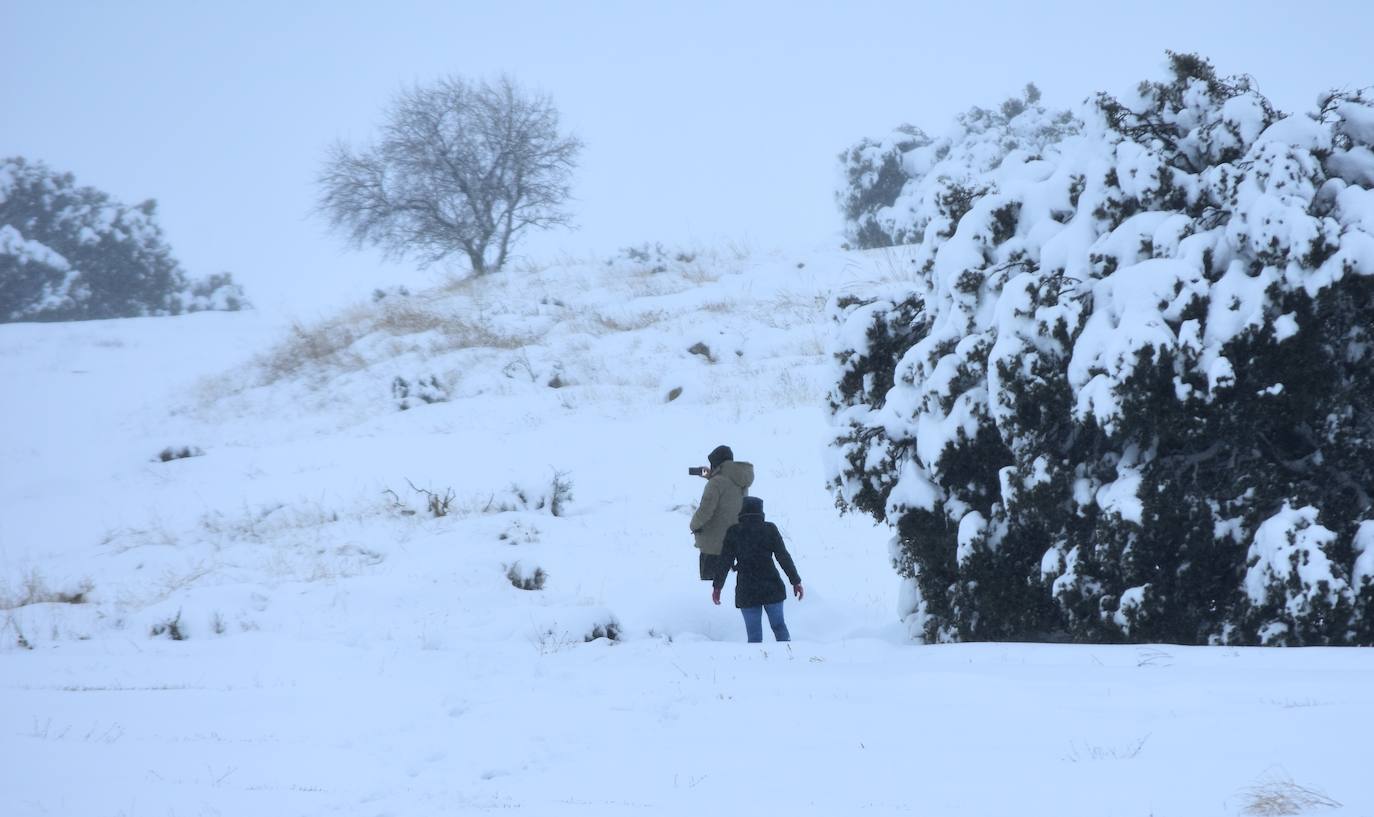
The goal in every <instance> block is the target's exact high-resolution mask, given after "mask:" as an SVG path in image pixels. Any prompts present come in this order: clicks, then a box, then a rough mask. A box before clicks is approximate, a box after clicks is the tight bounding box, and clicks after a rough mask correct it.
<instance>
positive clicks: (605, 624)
mask: <svg viewBox="0 0 1374 817" xmlns="http://www.w3.org/2000/svg"><path fill="white" fill-rule="evenodd" d="M598 638H604V639H606V640H607V641H619V640H620V622H618V621H616V620H615V617H614V616H613V617H611V618H608V619H606V620H605V621H602V622H598V623H597V624H594V625H592V628H591V630H589V631H588V632H587V634H586V635H585V636H583V637H582V640H583V641H586V642H588V643H590V642H592V641H595V640H597V639H598Z"/></svg>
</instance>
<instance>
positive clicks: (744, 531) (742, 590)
mask: <svg viewBox="0 0 1374 817" xmlns="http://www.w3.org/2000/svg"><path fill="white" fill-rule="evenodd" d="M774 560H776V561H777V564H779V565H781V566H782V569H783V571H784V572H785V573H786V574H787V578H788V580H789V581H790V582H791V583H792V592H793V593H794V594H795V595H796V597H797V599H798V600H801V598H802V595H803V591H802V583H801V576H800V575H799V574H798V573H797V566H796V564H795V563H794V562H793V561H792V554H790V553H788V552H787V546H786V545H785V544H784V543H783V541H782V534H781V533H780V532H779V531H778V526H777V525H774V524H773V523H772V522H769V521H767V520H766V519H765V518H764V515H763V500H762V499H759V498H758V497H754V496H750V497H745V498H744V502H743V504H742V508H741V509H740V515H739V521H738V522H736V523H735V524H734V525H732V526H730V529H729V530H727V531H726V533H725V541H724V543H723V545H722V547H721V558H720V561H719V563H718V564H717V565H716V575H715V578H714V580H713V581H712V586H711V588H712V589H711V600H712V601H714V602H715V603H716V604H720V591H721V589H722V588H723V587H724V586H725V579H726V577H727V576H729V575H730V569H731V568H732V567H733V568H734V569H735V571H736V577H735V606H736V607H738V608H739V610H740V613H741V614H742V615H743V616H744V629H745V632H746V634H747V636H748V638H749V640H750V641H751V642H756V641H762V640H763V622H762V616H763V613H765V612H766V613H767V614H768V623H769V625H770V626H771V627H772V629H773V637H774V638H776V639H777V640H778V641H788V640H789V639H790V637H791V636H790V634H789V633H788V631H787V624H786V623H785V622H784V620H783V612H782V606H783V602H785V601H786V600H787V586H786V585H784V584H783V582H782V577H781V576H779V575H778V568H777V566H775V565H774Z"/></svg>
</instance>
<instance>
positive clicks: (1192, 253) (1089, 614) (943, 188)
mask: <svg viewBox="0 0 1374 817" xmlns="http://www.w3.org/2000/svg"><path fill="white" fill-rule="evenodd" d="M1169 68H1170V71H1169V75H1168V76H1167V77H1166V78H1165V79H1164V80H1163V81H1161V82H1145V83H1142V84H1141V85H1140V86H1139V87H1138V88H1137V90H1136V93H1134V94H1132V95H1131V96H1129V97H1124V98H1116V97H1113V96H1109V95H1107V94H1100V95H1098V96H1097V97H1095V98H1094V99H1092V100H1089V101H1088V102H1087V103H1085V104H1084V106H1083V108H1082V110H1081V111H1080V112H1079V113H1078V114H1077V115H1074V116H1068V117H1066V116H1065V115H1062V114H1056V113H1052V112H1049V111H1046V110H1044V109H1043V108H1042V107H1040V106H1039V104H1038V100H1033V99H1031V98H1030V96H1029V95H1027V97H1026V98H1025V99H1024V100H1022V102H1023V104H1021V105H1014V104H1012V105H1007V106H1004V107H1003V109H1002V110H1001V111H998V112H996V113H991V112H987V111H981V110H979V109H975V112H973V113H970V114H968V115H966V116H965V117H962V118H961V119H960V120H959V122H958V123H957V125H956V127H955V128H954V130H953V131H952V132H951V134H950V135H948V136H946V137H943V138H941V139H934V140H924V141H922V140H920V139H916V140H914V141H911V142H908V143H906V144H907V145H908V147H905V148H903V147H901V146H899V145H898V144H897V143H895V142H890V143H888V147H885V148H883V149H881V150H877V152H876V153H874V156H875V157H878V158H881V162H878V159H877V158H874V159H872V160H871V163H872V164H873V165H874V166H881V167H898V168H900V169H901V173H902V174H903V175H904V176H905V180H904V181H903V183H902V185H901V187H900V190H898V191H897V192H896V193H895V194H894V193H893V192H892V190H891V189H890V187H889V188H885V189H884V192H883V194H882V195H881V196H878V195H872V196H869V198H868V199H864V198H863V197H864V196H865V195H867V194H866V193H865V190H869V189H873V187H874V185H875V179H877V176H874V175H864V174H862V173H860V174H857V175H855V174H852V173H851V174H850V184H851V189H850V190H849V191H848V192H846V193H842V194H841V197H842V201H855V202H858V201H860V200H864V201H867V202H869V204H865V205H863V206H858V207H857V209H853V210H850V209H846V212H845V215H846V219H847V222H848V223H849V225H850V230H851V235H852V236H854V237H858V236H860V235H881V236H883V237H884V241H887V240H890V241H891V242H894V243H895V242H906V243H910V244H911V245H912V246H911V247H909V248H908V249H906V250H905V252H907V253H909V254H910V257H911V260H912V267H913V269H914V271H915V274H916V278H917V282H916V283H915V284H914V285H912V286H904V287H898V288H894V289H893V290H891V291H886V292H873V293H868V294H867V296H865V297H863V298H855V297H852V296H850V297H847V298H846V299H844V300H840V301H837V302H836V303H835V304H833V305H832V309H833V314H834V316H835V319H836V320H837V322H838V325H839V334H838V344H837V347H836V349H835V351H836V356H837V359H838V362H839V371H838V373H837V377H836V380H837V383H836V386H835V387H834V389H833V390H832V394H831V409H832V413H833V419H834V423H835V425H836V428H837V435H838V436H837V439H836V441H835V448H834V451H835V454H836V455H837V456H836V457H835V464H834V467H833V469H832V473H831V485H832V488H833V489H834V490H835V491H836V494H837V500H838V502H839V504H840V506H841V507H842V508H846V509H854V510H859V511H863V512H866V513H869V514H872V515H873V516H875V517H876V518H878V519H880V520H885V521H887V522H889V523H890V524H892V525H893V526H894V527H895V528H896V536H895V537H894V540H893V549H892V555H893V559H894V563H895V565H896V567H897V569H898V571H899V573H900V574H901V576H902V577H903V578H904V585H903V586H904V592H903V611H902V612H903V614H904V616H905V618H906V620H907V621H908V623H909V625H910V627H911V628H912V631H913V633H914V634H915V635H917V636H919V637H922V638H925V639H928V640H954V639H1044V638H1072V639H1077V640H1090V641H1100V640H1108V641H1115V640H1128V641H1171V642H1178V643H1207V642H1225V643H1246V644H1350V643H1359V644H1374V508H1372V507H1371V495H1374V189H1371V188H1374V94H1371V93H1370V92H1367V91H1365V92H1344V93H1332V94H1327V95H1325V96H1323V97H1322V98H1321V99H1320V100H1319V106H1318V110H1316V111H1314V112H1312V113H1310V114H1302V115H1293V116H1286V115H1284V114H1282V113H1280V112H1279V111H1276V110H1275V109H1274V108H1273V106H1272V105H1271V104H1270V103H1269V102H1268V100H1267V99H1265V98H1264V97H1263V96H1262V95H1261V94H1260V93H1259V92H1258V91H1257V90H1256V89H1255V88H1254V86H1253V83H1252V82H1251V81H1250V80H1249V79H1248V78H1246V77H1221V76H1219V75H1217V73H1216V72H1215V70H1214V69H1213V68H1212V66H1211V64H1210V63H1208V62H1207V61H1206V60H1204V59H1201V58H1199V57H1197V56H1194V55H1187V54H1172V53H1171V54H1170V55H1169ZM974 123H977V124H974ZM982 123H986V124H985V125H984V124H982ZM1013 142H1014V144H1013ZM847 162H848V160H847ZM847 166H851V167H852V166H853V163H852V162H848V163H847ZM878 175H879V176H880V175H881V173H879V174H878ZM856 179H857V180H858V184H859V187H856V186H855V185H856V181H855V180H856ZM884 184H888V185H890V184H892V182H891V181H890V180H889V181H887V182H884ZM865 185H866V186H867V187H864V186H865ZM860 188H862V189H860ZM846 196H848V197H849V198H848V199H846V198H845V197H846ZM865 230H867V231H868V232H867V233H865V232H864V231H865ZM861 243H862V242H861ZM877 243H882V242H877ZM865 245H866V246H868V245H872V242H869V243H867V244H865Z"/></svg>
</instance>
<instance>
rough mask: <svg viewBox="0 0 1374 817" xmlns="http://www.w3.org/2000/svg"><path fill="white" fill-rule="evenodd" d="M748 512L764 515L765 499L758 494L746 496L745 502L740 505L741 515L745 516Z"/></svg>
mask: <svg viewBox="0 0 1374 817" xmlns="http://www.w3.org/2000/svg"><path fill="white" fill-rule="evenodd" d="M747 514H754V515H755V516H763V500H762V499H759V498H758V497H756V496H746V497H745V498H744V504H743V505H741V506H740V509H739V515H740V516H745V515H747Z"/></svg>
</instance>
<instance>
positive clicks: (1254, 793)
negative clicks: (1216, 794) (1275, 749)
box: [1241, 770, 1341, 817]
mask: <svg viewBox="0 0 1374 817" xmlns="http://www.w3.org/2000/svg"><path fill="white" fill-rule="evenodd" d="M1241 798H1242V799H1243V800H1244V802H1245V807H1244V808H1242V809H1241V814H1250V815H1255V817H1286V815H1292V814H1302V813H1303V812H1305V811H1307V810H1309V809H1313V808H1340V807H1341V804H1340V803H1339V802H1337V801H1336V800H1333V799H1332V798H1331V797H1329V796H1327V794H1326V793H1325V792H1321V791H1317V790H1316V789H1309V788H1307V787H1306V786H1300V785H1298V784H1297V783H1295V782H1294V781H1293V778H1292V777H1290V776H1289V775H1288V774H1287V773H1286V772H1283V771H1279V770H1276V771H1271V772H1269V773H1268V774H1266V775H1265V777H1264V778H1263V779H1261V780H1260V782H1258V783H1256V784H1255V785H1253V786H1250V787H1249V788H1246V789H1244V790H1242V791H1241Z"/></svg>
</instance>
